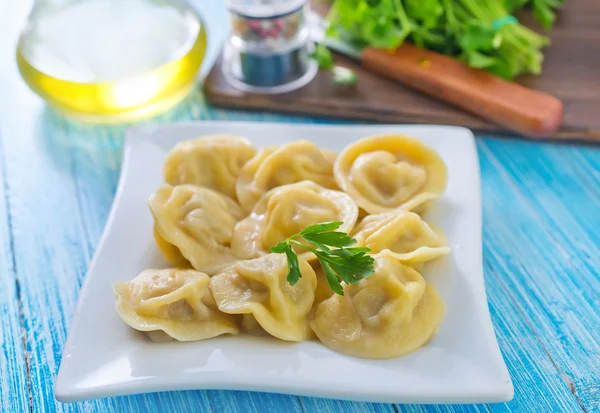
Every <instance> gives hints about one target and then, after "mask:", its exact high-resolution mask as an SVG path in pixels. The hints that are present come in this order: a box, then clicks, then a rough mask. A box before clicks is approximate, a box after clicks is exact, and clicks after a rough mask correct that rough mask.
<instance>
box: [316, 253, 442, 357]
mask: <svg viewBox="0 0 600 413" xmlns="http://www.w3.org/2000/svg"><path fill="white" fill-rule="evenodd" d="M374 258H375V274H373V275H372V276H370V277H369V278H363V279H362V280H360V281H359V282H358V283H357V284H351V285H350V284H348V285H344V295H343V296H342V295H337V294H334V295H332V296H331V297H330V298H328V299H326V300H325V301H323V302H321V303H320V304H319V305H317V307H316V310H315V312H314V316H313V319H312V320H311V322H310V325H311V328H312V329H313V331H314V332H315V333H316V335H317V337H318V338H319V340H320V341H321V342H322V343H323V344H324V345H325V346H327V347H329V348H331V349H332V350H335V351H338V352H340V353H344V354H347V355H350V356H355V357H364V358H374V359H385V358H394V357H400V356H402V355H404V354H407V353H410V352H412V351H414V350H416V349H418V348H419V347H421V346H423V345H424V344H425V343H426V342H427V341H428V340H429V339H430V338H431V337H432V336H433V335H434V334H435V333H436V331H437V329H438V327H439V325H440V323H441V320H442V318H443V316H444V312H445V307H444V303H443V302H442V300H441V298H440V297H439V295H438V294H437V292H436V291H435V290H434V289H433V287H432V286H430V285H429V284H427V283H426V282H425V280H424V279H423V277H422V276H421V275H420V274H419V273H418V272H417V271H415V270H414V269H412V268H410V267H408V266H405V265H403V264H402V263H401V262H400V261H398V259H396V258H395V257H393V256H390V255H387V254H378V255H375V256H374Z"/></svg>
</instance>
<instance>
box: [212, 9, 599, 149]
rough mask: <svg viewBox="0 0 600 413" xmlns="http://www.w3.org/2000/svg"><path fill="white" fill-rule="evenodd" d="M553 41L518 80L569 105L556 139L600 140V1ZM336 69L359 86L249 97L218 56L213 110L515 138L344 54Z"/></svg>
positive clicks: (570, 13)
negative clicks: (537, 71)
mask: <svg viewBox="0 0 600 413" xmlns="http://www.w3.org/2000/svg"><path fill="white" fill-rule="evenodd" d="M518 17H519V18H520V20H521V21H522V22H524V23H525V24H526V25H528V26H530V27H532V28H534V29H536V30H538V31H539V30H540V28H539V25H537V24H536V23H535V22H534V21H533V19H532V18H531V16H530V14H529V13H528V14H527V15H523V16H518ZM550 37H551V39H552V44H551V46H549V47H547V48H546V49H545V50H544V55H545V61H544V66H543V73H542V75H540V76H523V77H521V78H519V79H518V80H517V81H518V82H519V83H521V84H523V85H525V86H527V87H530V88H533V89H537V90H541V91H544V92H546V93H549V94H551V95H554V96H556V97H558V98H560V99H561V100H562V101H563V104H564V110H565V117H564V121H563V126H562V128H561V130H560V131H559V132H558V133H556V134H555V135H554V136H552V137H549V138H551V139H557V140H569V139H572V140H584V141H591V142H600V0H567V2H566V4H565V6H564V8H563V9H562V10H561V11H560V12H559V17H558V21H557V23H556V25H555V27H554V29H553V31H552V33H551V36H550ZM336 63H337V64H339V65H342V66H345V67H348V68H351V69H352V70H354V71H355V72H357V73H358V74H359V79H360V80H359V82H358V84H357V85H355V86H352V87H347V86H346V87H345V86H339V85H334V84H333V82H332V81H331V75H330V73H329V72H327V71H320V72H319V74H318V75H317V77H316V78H315V79H314V80H313V81H312V82H311V83H310V84H309V85H307V86H305V87H304V88H302V89H300V90H297V91H294V92H291V93H286V94H281V95H257V94H250V93H246V92H241V91H239V90H237V89H235V88H233V87H232V86H230V85H229V84H228V83H227V81H226V80H225V78H224V76H223V73H222V71H221V59H220V58H219V60H218V61H217V63H216V64H215V66H214V67H213V69H212V71H211V72H210V74H209V76H208V77H207V79H206V82H205V85H204V90H205V92H206V96H207V97H208V99H209V100H210V102H211V103H212V104H213V105H215V106H220V107H226V108H235V109H249V110H260V111H269V112H282V113H290V114H299V115H310V116H318V117H337V118H347V119H355V120H365V121H375V122H386V123H432V124H444V125H457V126H465V127H467V128H470V129H474V130H477V131H487V132H508V131H506V130H504V129H503V128H502V127H500V126H498V125H495V124H492V123H489V122H487V121H485V120H483V119H481V118H479V117H477V116H475V115H471V114H469V113H466V112H463V111H462V110H460V109H457V108H455V107H453V106H450V105H448V104H446V103H443V102H439V101H437V100H435V99H433V98H430V97H429V96H426V95H424V94H422V93H420V92H417V91H414V90H412V89H409V88H407V87H404V86H402V85H400V84H398V83H394V82H392V81H389V80H386V79H383V78H380V77H378V76H376V75H374V74H372V73H370V72H368V71H366V70H365V69H363V68H362V67H361V66H360V64H358V63H356V62H354V61H352V60H350V59H348V58H345V57H344V56H341V55H338V56H336Z"/></svg>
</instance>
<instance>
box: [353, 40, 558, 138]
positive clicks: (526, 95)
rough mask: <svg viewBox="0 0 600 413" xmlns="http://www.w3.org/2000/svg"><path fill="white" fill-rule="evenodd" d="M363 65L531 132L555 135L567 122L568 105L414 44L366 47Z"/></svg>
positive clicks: (489, 117) (527, 132) (539, 135)
mask: <svg viewBox="0 0 600 413" xmlns="http://www.w3.org/2000/svg"><path fill="white" fill-rule="evenodd" d="M362 64H363V66H364V67H365V68H367V69H369V70H371V71H373V72H375V73H377V74H379V75H381V76H385V77H388V78H390V79H394V80H397V81H399V82H401V83H403V84H405V85H407V86H410V87H413V88H415V89H418V90H420V91H422V92H425V93H427V94H429V95H431V96H434V97H436V98H438V99H441V100H445V101H447V102H450V103H453V104H454V105H456V106H458V107H460V108H462V109H465V110H467V111H469V112H472V113H474V114H477V115H479V116H481V117H483V118H486V119H489V120H491V121H493V122H496V123H498V124H500V125H503V126H505V127H507V128H510V129H512V130H515V131H517V132H520V133H522V134H524V135H527V136H532V137H547V136H550V135H552V133H554V132H555V131H556V130H557V129H558V128H559V127H560V124H561V122H562V118H563V105H562V103H561V101H560V100H558V99H557V98H555V97H553V96H550V95H548V94H546V93H542V92H538V91H535V90H532V89H528V88H526V87H523V86H521V85H518V84H516V83H511V82H508V81H506V80H504V79H501V78H499V77H497V76H495V75H492V74H490V73H488V72H485V71H483V70H478V69H474V68H471V67H469V66H467V65H466V64H464V63H462V62H460V61H459V60H456V59H453V58H451V57H448V56H444V55H442V54H439V53H436V52H432V51H429V50H422V49H419V48H417V47H415V46H413V45H411V44H406V43H405V44H403V45H402V46H401V47H399V48H398V49H396V50H395V51H388V50H384V49H375V48H372V47H366V48H365V49H363V52H362Z"/></svg>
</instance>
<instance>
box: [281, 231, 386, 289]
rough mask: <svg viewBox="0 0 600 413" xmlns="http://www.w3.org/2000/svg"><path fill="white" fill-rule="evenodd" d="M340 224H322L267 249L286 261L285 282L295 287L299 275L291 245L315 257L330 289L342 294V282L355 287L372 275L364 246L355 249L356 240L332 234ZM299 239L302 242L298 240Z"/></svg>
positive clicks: (298, 267)
mask: <svg viewBox="0 0 600 413" xmlns="http://www.w3.org/2000/svg"><path fill="white" fill-rule="evenodd" d="M340 225H342V223H341V222H325V223H322V224H317V225H312V226H310V227H307V228H305V229H304V230H303V231H302V232H300V233H298V234H294V235H292V236H291V237H289V238H288V239H286V240H285V241H282V242H280V243H279V244H277V245H275V246H274V247H272V248H271V252H274V253H279V254H285V255H286V257H287V260H288V269H289V272H288V276H287V280H288V282H289V283H290V284H291V285H295V284H296V283H297V282H298V280H299V279H300V278H302V274H301V273H300V265H299V263H298V255H297V254H296V251H295V250H294V246H300V247H302V248H304V249H306V250H308V251H310V252H312V253H313V254H315V255H316V256H317V258H318V260H319V263H320V264H321V267H323V272H324V273H325V277H326V278H327V282H328V283H329V286H330V287H331V289H332V290H333V291H334V292H335V293H336V294H340V295H344V290H343V288H342V284H341V283H342V282H344V283H347V284H356V283H357V282H358V281H359V280H361V279H362V278H366V277H369V276H370V275H372V274H373V273H374V272H375V269H374V266H373V263H374V260H373V257H371V256H370V255H366V254H367V252H369V251H370V249H369V248H366V247H355V248H352V245H354V244H356V240H355V239H354V238H352V237H351V236H350V235H348V234H346V233H345V232H337V231H334V230H336V229H338V228H339V227H340ZM297 238H302V239H303V240H304V241H305V242H301V241H299V240H298V239H297Z"/></svg>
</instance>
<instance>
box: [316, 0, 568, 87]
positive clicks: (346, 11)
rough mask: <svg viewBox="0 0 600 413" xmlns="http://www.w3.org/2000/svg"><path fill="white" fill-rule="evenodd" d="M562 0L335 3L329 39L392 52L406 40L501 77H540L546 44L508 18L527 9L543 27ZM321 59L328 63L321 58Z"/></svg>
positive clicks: (341, 0)
mask: <svg viewBox="0 0 600 413" xmlns="http://www.w3.org/2000/svg"><path fill="white" fill-rule="evenodd" d="M562 1H563V0H333V4H332V7H331V10H330V13H329V15H328V20H329V29H328V35H329V36H336V37H339V38H341V39H343V40H345V41H350V42H354V43H356V44H358V45H361V46H367V45H368V46H374V47H378V48H395V47H398V46H400V45H401V44H402V42H404V41H405V40H409V41H411V42H413V43H415V44H416V45H417V46H420V47H423V48H427V49H432V50H435V51H438V52H441V53H444V54H447V55H450V56H454V57H457V58H460V59H462V60H463V61H465V62H466V63H467V64H469V65H470V66H472V67H476V68H479V69H485V70H488V71H490V72H492V73H495V74H497V75H499V76H501V77H503V78H506V79H512V78H514V77H515V76H518V75H520V74H528V73H533V74H539V73H540V72H541V66H542V60H543V55H542V53H541V49H542V47H544V46H546V45H547V44H548V43H549V39H548V38H546V37H545V36H542V35H539V34H537V33H535V32H533V31H532V30H530V29H528V28H526V27H524V26H522V25H521V24H519V22H518V20H517V19H516V18H514V17H513V16H512V13H513V12H515V11H516V10H518V9H520V8H523V7H525V6H526V5H530V6H531V8H532V9H533V12H534V15H535V16H536V18H537V19H538V20H539V21H540V22H541V23H542V25H544V26H545V27H546V28H550V27H551V26H552V24H553V22H554V20H555V14H554V10H555V9H556V8H558V7H559V6H560V5H561V4H562ZM321 58H322V60H324V61H325V60H327V59H326V58H325V57H324V56H321Z"/></svg>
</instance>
